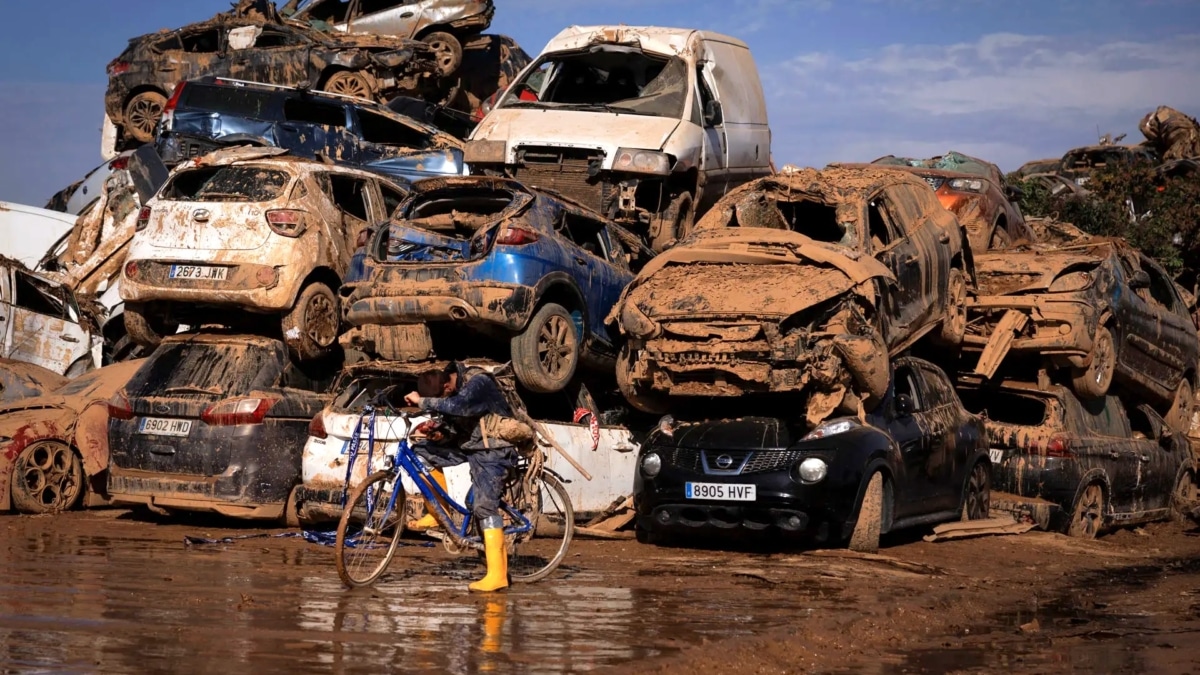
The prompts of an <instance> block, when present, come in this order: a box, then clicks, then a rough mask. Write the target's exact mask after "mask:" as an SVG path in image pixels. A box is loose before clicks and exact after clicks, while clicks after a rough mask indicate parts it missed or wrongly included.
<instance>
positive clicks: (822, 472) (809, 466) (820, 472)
mask: <svg viewBox="0 0 1200 675" xmlns="http://www.w3.org/2000/svg"><path fill="white" fill-rule="evenodd" d="M828 474H829V465H828V464H826V463H825V460H823V459H821V458H820V457H809V458H808V459H806V460H804V461H803V462H800V464H799V465H798V466H797V467H796V475H797V476H798V477H799V478H800V482H801V483H806V484H810V485H811V484H812V483H820V482H821V481H823V480H825V476H827V475H828Z"/></svg>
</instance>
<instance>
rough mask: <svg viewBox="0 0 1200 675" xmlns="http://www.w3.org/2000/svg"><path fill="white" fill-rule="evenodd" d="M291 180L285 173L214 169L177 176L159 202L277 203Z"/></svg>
mask: <svg viewBox="0 0 1200 675" xmlns="http://www.w3.org/2000/svg"><path fill="white" fill-rule="evenodd" d="M290 181H291V177H290V176H288V174H287V173H286V172H284V171H279V170H276V169H263V168H258V167H252V166H214V167H202V168H198V169H189V170H187V171H181V172H180V173H178V174H177V175H176V176H175V177H174V178H173V179H171V182H170V183H169V184H168V185H167V186H166V187H164V188H163V190H162V193H161V194H160V195H159V199H160V200H166V201H188V202H197V201H206V202H269V201H272V200H275V199H278V198H279V197H280V196H281V195H282V194H283V190H284V188H286V187H287V185H288V183H289V182H290Z"/></svg>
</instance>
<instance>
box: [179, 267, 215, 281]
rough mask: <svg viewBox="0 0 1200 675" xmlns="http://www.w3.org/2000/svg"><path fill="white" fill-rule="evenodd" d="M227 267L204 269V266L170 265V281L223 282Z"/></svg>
mask: <svg viewBox="0 0 1200 675" xmlns="http://www.w3.org/2000/svg"><path fill="white" fill-rule="evenodd" d="M228 276H229V268H228V267H206V266H204V265H171V278H172V279H197V280H200V281H225V279H226V278H227V277H228Z"/></svg>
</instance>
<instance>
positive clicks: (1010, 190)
mask: <svg viewBox="0 0 1200 675" xmlns="http://www.w3.org/2000/svg"><path fill="white" fill-rule="evenodd" d="M1004 196H1005V197H1008V201H1010V202H1017V201H1021V198H1022V197H1024V196H1025V190H1022V189H1021V188H1020V187H1018V186H1016V185H1005V186H1004Z"/></svg>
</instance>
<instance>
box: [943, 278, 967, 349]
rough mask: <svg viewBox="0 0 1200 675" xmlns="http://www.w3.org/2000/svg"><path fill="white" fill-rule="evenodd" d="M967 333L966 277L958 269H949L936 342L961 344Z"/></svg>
mask: <svg viewBox="0 0 1200 675" xmlns="http://www.w3.org/2000/svg"><path fill="white" fill-rule="evenodd" d="M966 335H967V279H966V277H965V276H963V272H962V270H960V269H952V270H950V281H949V282H947V284H946V309H945V317H944V318H943V319H942V326H941V332H940V333H938V342H940V343H941V344H943V345H946V346H948V347H956V346H958V345H961V344H962V341H963V339H964V338H965V337H966Z"/></svg>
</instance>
